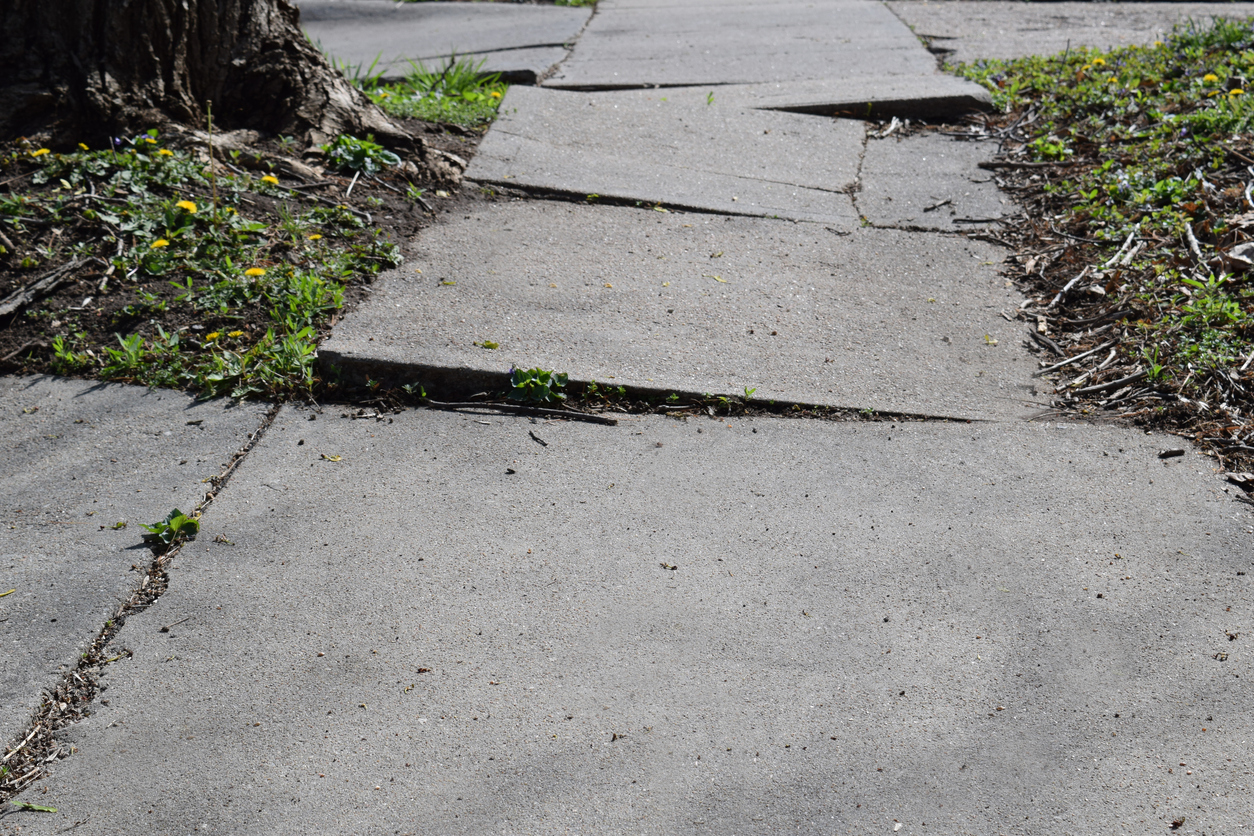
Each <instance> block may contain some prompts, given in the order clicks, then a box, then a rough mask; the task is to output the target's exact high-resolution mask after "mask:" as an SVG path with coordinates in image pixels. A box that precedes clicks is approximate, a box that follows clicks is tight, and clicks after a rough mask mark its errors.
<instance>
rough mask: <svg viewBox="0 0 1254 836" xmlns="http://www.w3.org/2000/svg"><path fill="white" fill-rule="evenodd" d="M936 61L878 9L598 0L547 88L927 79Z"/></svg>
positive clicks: (795, 0) (830, 3)
mask: <svg viewBox="0 0 1254 836" xmlns="http://www.w3.org/2000/svg"><path fill="white" fill-rule="evenodd" d="M935 68H936V62H935V59H934V58H933V57H932V56H931V55H929V54H928V53H927V51H926V50H925V49H924V48H923V46H922V44H921V43H920V42H919V40H918V39H917V38H916V37H915V36H914V35H913V34H911V32H910V30H909V29H908V28H906V27H905V26H904V25H902V23H901V21H899V20H898V19H897V18H896V17H895V16H893V14H892V13H891V12H889V11H888V10H887V9H886V8H885V7H884V5H883V4H882V3H879V2H871V0H776V2H770V3H762V2H749V1H748V0H697V2H685V3H674V2H669V0H601V2H599V3H598V4H597V12H596V15H595V17H593V19H592V21H591V22H590V23H589V24H588V28H587V29H586V31H585V32H584V33H583V35H582V36H580V38H579V42H578V43H577V44H576V46H575V48H574V50H573V51H572V53H571V56H570V58H569V59H567V60H566V61H565V62H564V63H563V64H562V65H561V67H559V68H558V70H557V72H556V73H555V74H554V75H553V76H552V77H551V78H550V79H549V80H548V81H546V82H545V83H546V84H547V85H548V86H551V87H569V88H584V89H606V88H617V87H652V86H654V85H661V86H664V87H681V86H686V85H700V84H750V83H756V82H791V81H805V80H810V79H839V78H847V77H850V76H870V77H884V76H892V75H927V74H929V73H931V72H932V71H933V70H935Z"/></svg>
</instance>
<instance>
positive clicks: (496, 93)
mask: <svg viewBox="0 0 1254 836" xmlns="http://www.w3.org/2000/svg"><path fill="white" fill-rule="evenodd" d="M488 95H489V96H491V97H492V98H494V99H499V98H501V93H500V91H498V90H493V91H492V92H491V93H489V94H488Z"/></svg>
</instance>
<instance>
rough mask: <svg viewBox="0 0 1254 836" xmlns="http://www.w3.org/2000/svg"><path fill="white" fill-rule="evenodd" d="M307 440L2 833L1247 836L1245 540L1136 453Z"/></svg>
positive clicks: (234, 509)
mask: <svg viewBox="0 0 1254 836" xmlns="http://www.w3.org/2000/svg"><path fill="white" fill-rule="evenodd" d="M309 417H310V415H308V414H305V413H302V412H300V411H298V410H290V409H289V410H285V411H284V412H283V413H282V414H281V415H280V417H279V419H278V420H277V421H276V423H275V425H274V426H273V427H272V428H271V430H270V431H269V432H268V433H267V435H266V437H265V438H264V439H263V440H262V442H261V444H260V445H259V447H258V448H257V449H256V450H255V451H254V452H253V453H252V454H251V455H250V456H249V458H248V459H247V460H246V461H245V462H244V463H243V465H242V467H241V468H240V471H239V473H238V474H237V476H236V478H235V479H234V480H233V481H232V483H231V486H230V487H229V488H228V489H227V490H226V491H225V492H224V493H223V495H222V497H221V498H220V500H219V502H218V503H217V504H215V506H214V508H213V509H212V511H211V516H210V519H209V520H208V521H207V524H208V525H209V526H211V528H212V529H213V530H219V531H223V532H225V533H226V534H227V535H228V537H229V538H230V539H231V540H232V541H233V542H234V544H235V545H233V546H228V545H224V544H220V543H214V542H212V541H211V540H210V539H209V538H202V539H201V540H200V541H198V542H197V543H196V544H194V545H193V546H191V547H189V548H187V549H186V550H185V551H184V552H183V554H182V555H181V556H180V557H179V558H178V559H177V560H176V561H175V564H174V566H173V569H172V575H173V581H172V583H171V585H170V589H169V591H168V592H166V593H165V595H163V596H162V597H161V598H160V599H159V600H158V601H157V602H156V604H155V605H154V606H153V607H152V609H151V610H150V611H148V612H145V613H143V614H140V615H137V616H135V617H133V618H131V619H130V620H128V622H127V624H126V626H125V628H124V629H123V631H122V633H121V635H120V636H119V638H118V640H117V645H118V646H125V647H127V648H129V649H131V650H132V651H133V652H134V657H133V659H127V660H122V661H119V662H117V663H115V664H114V665H111V666H110V667H109V671H110V674H109V676H108V677H107V679H108V680H109V681H110V688H109V691H108V697H109V705H108V706H103V705H102V706H100V707H99V708H98V712H97V713H96V714H95V715H94V716H93V717H91V718H90V719H89V720H87V721H85V722H83V723H81V724H80V725H78V726H76V727H74V728H72V729H71V730H70V732H69V734H70V738H71V740H72V742H73V743H74V745H76V746H77V748H78V752H77V753H76V754H74V755H73V756H71V757H70V758H68V759H67V760H65V761H62V762H60V763H59V764H57V765H56V766H55V767H54V775H53V777H52V778H51V779H48V780H46V781H41V782H39V784H38V785H37V786H36V787H35V788H34V789H33V790H32V791H31V792H30V793H29V794H28V795H27V796H26V797H27V798H29V799H31V800H34V801H36V802H37V803H40V804H51V805H53V806H56V807H57V808H58V811H59V812H57V813H55V814H35V813H21V814H18V815H16V816H14V817H12V818H11V819H7V820H6V821H5V824H10V823H11V824H13V825H17V824H20V825H21V827H22V831H21V832H22V834H23V836H29V834H53V833H58V832H63V831H64V829H65V828H68V827H71V826H73V825H74V824H75V823H76V822H80V823H81V824H80V825H79V826H78V827H77V828H76V829H75V830H74V833H75V834H76V836H78V834H84V836H96V835H97V834H100V835H101V836H103V835H104V834H108V836H113V834H117V833H134V832H145V833H178V834H182V833H200V832H205V833H268V834H298V833H314V832H318V833H324V832H336V833H387V834H393V833H398V834H419V833H421V834H426V833H439V834H476V835H477V834H483V833H598V834H627V833H642V832H643V833H692V834H727V833H765V832H789V833H806V834H831V833H850V832H852V833H887V834H893V833H897V834H927V833H942V834H949V833H1032V834H1036V833H1116V832H1122V831H1125V830H1127V831H1135V832H1137V833H1158V832H1162V833H1166V832H1168V829H1169V826H1170V824H1171V822H1172V821H1173V820H1175V819H1177V818H1184V819H1185V825H1184V828H1183V829H1182V831H1181V832H1186V833H1201V832H1206V833H1238V832H1241V830H1242V828H1248V827H1250V826H1251V825H1254V815H1252V814H1251V808H1250V805H1249V804H1248V803H1247V801H1248V796H1247V794H1246V790H1245V788H1246V787H1248V786H1249V780H1250V778H1249V773H1250V772H1251V771H1252V770H1254V755H1252V754H1251V753H1252V752H1254V749H1252V748H1251V746H1250V745H1249V741H1250V740H1251V738H1252V737H1254V719H1252V718H1254V696H1251V692H1250V689H1249V687H1247V685H1246V683H1247V680H1248V679H1249V677H1250V676H1251V674H1252V673H1254V671H1252V670H1251V666H1250V654H1251V648H1252V647H1254V644H1252V639H1251V635H1250V630H1251V628H1250V621H1249V619H1250V612H1251V608H1252V607H1254V595H1252V594H1251V584H1254V568H1252V567H1251V562H1252V558H1251V554H1252V553H1254V549H1252V548H1251V547H1252V545H1254V543H1252V540H1254V536H1252V535H1251V532H1250V528H1249V527H1248V526H1249V515H1248V510H1247V509H1246V508H1245V506H1242V505H1239V504H1238V503H1236V502H1235V501H1234V500H1233V499H1232V498H1231V497H1229V496H1227V495H1225V494H1224V493H1222V492H1221V483H1220V482H1219V480H1218V478H1217V477H1216V476H1215V475H1214V473H1213V472H1212V468H1211V462H1210V460H1208V459H1205V458H1202V457H1200V456H1196V455H1193V454H1189V455H1187V456H1185V457H1183V458H1179V459H1173V460H1170V461H1168V462H1163V461H1159V460H1158V458H1157V456H1156V453H1157V451H1158V449H1159V448H1160V446H1161V445H1162V444H1163V443H1164V442H1163V440H1162V439H1161V438H1160V437H1158V436H1146V435H1143V434H1141V433H1139V432H1135V431H1131V430H1119V429H1114V428H1110V427H1101V426H1074V425H1072V426H1049V425H1039V424H1022V423H1016V424H1010V425H998V426H992V427H990V426H982V427H973V426H969V425H952V424H951V425H943V424H906V425H893V424H889V423H879V424H829V423H822V422H806V421H789V420H782V419H775V420H747V421H735V422H732V423H731V426H728V425H727V423H726V422H724V421H720V420H712V419H695V420H692V421H689V422H681V421H676V420H673V419H666V418H659V417H651V418H644V419H638V420H628V421H624V422H623V423H622V424H620V425H619V426H618V427H615V428H606V427H594V426H589V425H577V424H563V423H546V422H539V423H531V422H529V421H528V420H527V419H525V418H505V419H503V418H501V417H500V416H495V415H455V414H438V413H429V412H408V413H404V414H401V415H397V416H395V417H394V423H382V424H379V423H375V422H364V421H355V422H353V421H346V420H339V419H337V418H332V417H331V416H329V415H327V414H325V413H324V414H322V415H320V416H319V417H318V420H317V421H312V422H311V421H309V420H307V419H308V418H309ZM529 434H534V435H536V436H538V437H540V438H542V439H543V440H545V441H546V442H547V444H548V446H547V447H541V446H540V445H539V444H537V443H536V442H535V441H533V440H532V439H531V438H530V437H529ZM301 440H303V441H304V442H305V443H304V444H300V441H301ZM324 453H325V454H328V455H337V456H341V457H342V460H341V461H339V462H336V463H331V462H327V461H325V460H323V459H321V458H320V455H321V454H324ZM507 468H510V469H512V470H514V471H516V472H515V473H513V474H510V473H508V472H507ZM663 563H665V564H667V566H674V567H677V568H675V569H669V568H663V567H662V566H661V565H660V564H663ZM1241 572H1244V573H1246V574H1244V575H1241V574H1239V573H1241ZM184 618H186V619H188V620H187V621H186V622H184V623H183V624H181V625H179V626H178V627H175V628H174V629H172V630H171V631H170V632H169V633H161V632H160V627H161V626H162V625H166V624H170V623H171V622H175V621H178V620H180V619H184ZM1228 634H1233V635H1236V636H1237V638H1236V639H1235V640H1232V641H1230V640H1229V639H1228ZM1221 657H1222V659H1223V660H1222V661H1221ZM1238 677H1239V678H1238ZM1182 764H1183V765H1182ZM45 788H46V789H47V792H46V793H45V792H43V790H44V789H45ZM106 800H107V803H106ZM898 824H900V825H902V827H901V828H900V829H898V828H897V825H898Z"/></svg>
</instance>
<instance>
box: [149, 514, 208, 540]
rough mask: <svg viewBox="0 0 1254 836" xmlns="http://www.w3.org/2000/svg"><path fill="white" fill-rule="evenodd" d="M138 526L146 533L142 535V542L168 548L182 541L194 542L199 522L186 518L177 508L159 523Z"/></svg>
mask: <svg viewBox="0 0 1254 836" xmlns="http://www.w3.org/2000/svg"><path fill="white" fill-rule="evenodd" d="M140 525H141V526H143V528H144V529H146V530H147V532H148V533H147V534H145V535H144V540H145V541H147V542H149V543H152V544H154V545H155V544H157V543H160V544H162V545H165V546H170V545H173V544H174V543H177V542H182V541H183V540H194V539H195V538H196V534H197V533H198V532H199V531H200V521H199V520H195V519H193V518H191V517H189V516H187V515H186V514H184V513H183V512H182V511H180V510H179V509H177V508H175V509H174V510H173V511H171V512H170V513H169V514H167V515H166V518H165V519H164V520H162V521H161V522H158V523H153V524H152V525H144V524H143V523H140Z"/></svg>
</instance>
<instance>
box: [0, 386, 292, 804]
mask: <svg viewBox="0 0 1254 836" xmlns="http://www.w3.org/2000/svg"><path fill="white" fill-rule="evenodd" d="M280 407H281V404H277V403H276V404H274V405H272V406H271V407H270V409H268V410H266V414H265V415H264V416H263V417H262V419H261V423H260V424H259V425H258V427H257V429H255V430H253V432H251V433H250V434H249V436H248V440H247V441H246V442H245V443H244V444H243V445H242V446H241V447H240V449H239V450H237V451H236V452H235V454H234V455H233V456H231V459H230V461H229V462H227V464H226V466H225V467H224V468H223V469H222V472H221V473H219V474H218V475H217V476H213V477H210V480H209V481H210V482H211V487H210V488H209V490H207V491H205V495H204V497H203V498H202V499H201V501H200V502H199V503H198V504H197V505H196V508H195V511H194V512H193V513H192V516H193V517H194V518H197V519H199V518H200V517H201V515H202V514H203V513H204V512H205V511H207V510H208V509H209V507H210V506H211V505H212V504H213V502H214V500H215V499H217V497H218V494H219V493H221V491H222V489H223V488H224V487H226V485H227V483H228V482H229V481H230V479H231V476H232V475H233V474H234V473H235V469H236V468H237V467H238V466H239V464H240V462H242V461H243V460H244V459H245V458H247V457H248V454H249V453H250V452H252V449H253V448H254V447H255V446H256V445H257V443H258V442H259V441H261V439H262V437H263V436H264V435H265V433H266V430H267V429H269V427H270V425H271V424H272V423H273V422H274V419H275V418H276V417H277V416H278V414H279V409H280ZM181 551H182V544H180V545H178V546H175V547H173V548H171V549H168V550H166V551H165V552H162V553H161V554H156V555H154V556H153V559H152V562H151V563H149V564H148V567H147V569H146V570H145V572H144V576H143V578H142V579H141V580H140V582H139V585H138V586H137V587H136V588H135V589H134V590H132V591H131V593H130V595H128V596H127V597H126V598H125V599H124V600H123V601H122V602H121V603H119V604H118V606H117V609H116V610H115V611H114V615H113V617H112V618H110V619H109V620H107V621H106V622H105V623H104V625H103V626H102V627H101V628H100V631H99V632H98V633H97V634H96V637H95V639H93V640H92V642H91V645H90V646H89V647H88V648H87V650H86V651H84V652H83V653H82V655H80V656H79V659H78V662H77V664H75V665H74V667H73V668H72V669H71V670H69V671H67V672H66V673H65V674H63V675H62V677H61V679H60V681H59V682H57V684H56V685H55V686H53V687H52V688H51V689H49V690H47V691H45V698H44V701H43V704H42V705H40V707H39V708H37V709H36V710H35V712H34V716H33V717H32V718H31V722H30V724H29V725H27V726H26V728H24V729H23V730H22V731H21V732H19V733H18V735H17V736H16V737H15V738H14V740H13V744H12V745H11V746H9V747H6V748H5V753H4V756H3V757H4V759H5V761H4V765H5V767H7V772H5V773H3V774H2V775H0V803H3V802H5V801H7V800H9V799H10V798H13V797H14V796H16V795H18V794H20V793H22V792H24V791H25V790H27V789H29V788H30V787H31V786H32V785H33V784H34V783H35V782H36V781H38V780H39V779H40V778H43V777H45V776H46V775H47V774H48V767H49V765H51V764H52V763H55V762H56V761H59V760H63V759H65V758H67V757H69V756H70V755H71V754H73V753H74V752H75V751H76V749H75V747H73V746H71V745H69V744H68V743H64V742H62V741H59V740H58V739H57V733H58V732H59V731H61V730H62V729H64V728H66V727H68V726H71V725H73V724H74V723H77V722H79V721H80V720H83V719H85V718H87V717H90V716H91V715H92V713H93V712H91V711H90V708H91V705H92V703H93V702H94V701H95V699H96V697H97V696H98V694H99V693H100V691H101V689H100V682H99V680H100V676H101V673H102V672H103V670H104V668H105V666H106V665H109V664H111V663H113V662H116V661H118V660H119V659H122V658H126V657H129V656H131V655H132V654H131V651H130V650H128V649H127V648H124V647H119V648H116V651H117V652H116V653H115V655H113V656H111V657H109V658H105V655H106V652H107V650H106V649H114V648H109V646H110V644H111V643H112V642H113V640H114V639H115V638H116V637H117V635H118V633H119V632H120V631H121V629H122V626H123V625H124V624H126V620H127V619H128V618H129V617H130V616H131V615H134V614H135V613H140V612H143V611H144V610H146V609H147V608H148V607H149V606H150V605H151V604H152V603H153V602H154V601H156V600H157V599H158V598H160V597H161V595H162V594H163V593H164V592H165V591H166V589H167V588H169V583H170V578H169V572H168V569H167V567H168V565H169V564H170V562H171V561H172V560H173V559H174V558H175V557H176V556H177V555H178V554H179V553H180V552H181ZM106 687H107V686H106ZM9 776H17V777H9Z"/></svg>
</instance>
